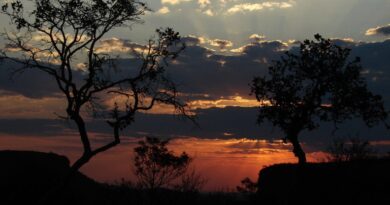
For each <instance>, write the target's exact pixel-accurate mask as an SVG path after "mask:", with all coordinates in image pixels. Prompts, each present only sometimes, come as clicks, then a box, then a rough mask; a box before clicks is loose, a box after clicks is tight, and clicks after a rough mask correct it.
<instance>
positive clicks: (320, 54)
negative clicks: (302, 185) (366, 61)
mask: <svg viewBox="0 0 390 205" xmlns="http://www.w3.org/2000/svg"><path fill="white" fill-rule="evenodd" d="M349 54H350V49H348V48H342V47H340V46H337V45H334V44H332V42H331V40H329V39H324V38H322V37H321V36H320V35H319V34H317V35H315V40H314V41H310V40H305V41H304V42H303V43H301V44H300V47H299V52H298V53H294V52H290V51H287V52H286V54H285V56H283V57H282V58H281V60H279V61H275V62H274V63H273V65H272V66H271V67H269V72H268V73H269V75H268V76H264V77H256V78H254V80H253V82H252V85H251V87H252V93H253V94H254V95H256V98H257V100H258V101H259V102H260V109H259V114H258V123H259V124H261V123H263V122H264V120H269V121H270V122H272V124H273V125H274V126H278V127H280V128H281V129H282V130H283V131H284V133H285V134H286V138H285V139H286V140H289V141H290V142H291V143H292V145H293V152H294V154H295V156H296V157H298V159H299V163H300V164H304V163H306V155H305V152H304V151H303V149H302V147H301V145H300V143H299V141H298V136H299V133H300V132H301V131H303V130H305V129H308V130H313V129H315V128H317V127H318V126H319V122H320V121H333V122H334V123H335V124H336V123H340V122H342V121H344V120H346V119H349V118H352V117H362V118H363V120H364V121H365V122H366V124H367V125H368V126H372V125H374V124H376V123H378V122H380V121H384V120H385V119H386V118H387V112H386V111H385V109H384V105H383V100H382V97H381V96H379V95H375V94H373V93H371V92H370V91H369V90H368V89H367V85H366V82H365V80H364V79H363V77H361V75H360V73H361V71H362V66H361V64H360V58H355V59H354V60H352V61H348V57H349Z"/></svg>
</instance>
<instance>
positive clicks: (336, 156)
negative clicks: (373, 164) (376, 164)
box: [328, 138, 375, 162]
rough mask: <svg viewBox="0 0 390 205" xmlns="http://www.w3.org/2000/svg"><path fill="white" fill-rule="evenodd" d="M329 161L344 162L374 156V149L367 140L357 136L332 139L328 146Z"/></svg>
mask: <svg viewBox="0 0 390 205" xmlns="http://www.w3.org/2000/svg"><path fill="white" fill-rule="evenodd" d="M328 152H329V161H332V162H345V161H357V160H366V159H370V158H374V155H375V151H374V150H373V148H372V147H371V145H370V142H369V141H364V140H361V139H359V138H350V139H349V140H345V139H341V138H339V139H334V140H333V142H332V144H331V145H330V146H329V148H328Z"/></svg>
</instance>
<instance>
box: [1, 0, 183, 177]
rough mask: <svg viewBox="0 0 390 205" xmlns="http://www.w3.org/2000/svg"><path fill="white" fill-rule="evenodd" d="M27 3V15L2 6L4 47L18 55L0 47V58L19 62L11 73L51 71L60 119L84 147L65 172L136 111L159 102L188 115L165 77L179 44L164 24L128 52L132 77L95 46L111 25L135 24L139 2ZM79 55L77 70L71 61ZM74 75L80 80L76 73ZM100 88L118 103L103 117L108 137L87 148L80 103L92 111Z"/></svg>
mask: <svg viewBox="0 0 390 205" xmlns="http://www.w3.org/2000/svg"><path fill="white" fill-rule="evenodd" d="M33 3H34V4H35V7H34V9H33V10H32V11H31V12H25V11H24V7H23V6H24V5H23V3H22V2H21V1H14V2H12V3H5V4H4V5H3V6H2V13H3V14H5V15H7V16H9V17H10V19H11V23H12V24H13V25H14V26H15V27H16V29H17V32H18V33H17V34H15V35H12V34H10V33H8V34H7V35H6V37H7V39H8V45H7V48H12V49H11V50H12V51H18V52H19V56H13V57H12V56H11V54H10V53H9V52H7V50H4V51H3V52H2V58H3V59H4V58H5V59H8V60H10V61H14V62H17V63H19V64H20V65H21V67H20V68H19V69H17V70H16V72H23V71H24V70H26V69H37V70H39V71H42V73H43V74H47V75H49V76H51V77H52V78H53V80H55V82H56V83H57V85H58V88H59V91H60V92H62V93H63V95H64V96H65V97H66V103H67V107H66V113H67V117H68V118H69V119H71V120H73V121H74V122H75V124H76V125H77V127H78V131H79V134H80V138H81V142H82V145H83V149H84V150H83V151H84V152H83V154H82V156H81V157H80V158H79V159H78V160H76V162H75V163H74V164H73V165H72V169H73V170H78V169H80V167H82V166H83V165H84V164H86V163H87V162H88V161H89V160H90V159H91V158H92V157H93V156H95V155H96V154H98V153H101V152H104V151H106V150H108V149H110V148H112V147H114V146H116V145H118V144H119V143H120V131H121V130H122V129H124V128H126V127H127V126H128V125H130V124H131V123H132V122H133V120H134V116H135V114H136V113H137V112H138V111H146V110H150V109H152V108H153V107H154V105H155V104H157V103H163V104H168V105H172V106H174V108H175V109H176V111H178V112H179V113H181V114H184V115H186V116H188V115H187V114H186V113H187V112H186V111H187V107H186V104H185V103H184V102H182V101H181V100H180V99H178V98H177V97H178V94H177V90H176V86H175V84H174V82H172V81H171V80H170V79H168V78H167V77H166V74H165V67H166V65H167V63H168V61H169V60H170V59H173V58H175V57H176V56H177V55H178V54H179V53H180V52H181V51H182V50H183V49H184V45H182V46H180V45H181V44H180V43H178V42H179V40H180V36H179V33H177V32H175V31H173V30H172V29H170V28H167V29H165V30H164V29H163V30H159V29H158V30H157V37H156V38H152V39H150V40H149V42H148V45H147V46H145V47H144V48H142V52H140V53H139V55H136V57H137V58H138V60H139V61H140V62H141V63H140V65H139V66H138V68H136V70H135V71H134V70H133V71H134V72H131V73H132V74H123V73H121V74H119V75H118V74H116V73H115V72H116V69H115V64H114V62H115V61H114V59H113V58H111V57H110V56H109V55H107V54H102V53H100V52H98V51H97V46H98V45H99V42H101V39H102V38H103V37H104V36H105V35H106V34H107V33H108V32H109V31H111V30H112V29H114V28H118V27H130V26H131V25H132V24H134V23H140V22H142V21H141V19H140V17H141V16H142V15H143V14H144V13H145V11H147V10H148V7H147V6H146V5H145V4H144V3H142V2H139V1H135V0H50V1H49V0H34V1H33ZM26 13H27V15H26ZM8 50H10V49H8ZM80 59H81V60H82V61H83V63H81V64H82V65H83V68H82V69H83V70H82V71H80V69H79V68H77V66H76V65H77V64H76V63H77V62H79V61H80ZM78 64H80V63H78ZM129 66H130V65H129ZM80 72H81V73H82V78H83V79H77V77H76V76H77V74H78V76H80V74H79V73H80ZM107 93H109V94H110V95H115V96H117V97H118V96H119V97H120V98H123V100H118V102H115V104H114V105H112V107H111V108H112V110H111V111H110V112H109V113H110V115H106V116H105V118H106V120H107V123H108V125H109V126H111V127H112V129H113V139H112V141H111V142H110V143H107V144H105V145H103V146H101V147H97V148H94V147H93V146H92V145H91V141H90V134H89V133H88V131H87V128H86V123H85V120H84V118H85V116H83V115H82V110H83V109H84V108H85V107H87V106H92V107H93V108H98V106H96V105H98V104H99V103H101V102H100V101H99V100H98V99H99V97H101V96H102V95H107ZM111 108H110V109H111ZM106 113H107V112H106Z"/></svg>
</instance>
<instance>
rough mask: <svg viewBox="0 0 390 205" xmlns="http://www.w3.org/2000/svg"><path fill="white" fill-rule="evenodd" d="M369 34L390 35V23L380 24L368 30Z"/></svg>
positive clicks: (367, 33)
mask: <svg viewBox="0 0 390 205" xmlns="http://www.w3.org/2000/svg"><path fill="white" fill-rule="evenodd" d="M366 35H367V36H372V35H383V36H388V35H390V24H388V25H385V26H378V27H375V28H370V29H368V30H367V31H366Z"/></svg>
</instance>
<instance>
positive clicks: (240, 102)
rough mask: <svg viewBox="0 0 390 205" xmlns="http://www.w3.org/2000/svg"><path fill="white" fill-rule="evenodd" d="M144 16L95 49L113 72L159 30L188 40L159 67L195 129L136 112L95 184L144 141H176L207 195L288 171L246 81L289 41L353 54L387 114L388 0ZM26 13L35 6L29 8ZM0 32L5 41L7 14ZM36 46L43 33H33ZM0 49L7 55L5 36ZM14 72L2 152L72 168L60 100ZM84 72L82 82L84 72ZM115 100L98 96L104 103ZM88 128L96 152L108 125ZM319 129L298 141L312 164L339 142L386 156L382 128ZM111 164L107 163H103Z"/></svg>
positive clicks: (234, 2) (3, 101) (171, 6)
mask: <svg viewBox="0 0 390 205" xmlns="http://www.w3.org/2000/svg"><path fill="white" fill-rule="evenodd" d="M1 2H4V0H2V1H1ZM146 3H147V4H148V5H149V7H150V8H151V9H152V11H150V12H147V13H146V14H145V15H144V16H143V17H142V19H143V23H142V24H134V25H133V26H132V29H128V28H123V29H116V30H114V31H112V32H111V33H109V34H108V35H107V36H106V38H105V39H103V41H102V42H101V43H100V44H99V46H98V52H101V53H109V54H115V55H118V56H120V59H118V65H119V66H121V67H123V68H126V65H129V64H130V65H131V64H132V63H134V59H132V58H130V57H129V52H130V51H131V50H132V49H133V48H142V46H143V45H145V43H146V42H147V40H148V38H149V37H151V36H153V35H154V30H155V29H156V28H159V27H172V28H174V30H175V31H178V32H180V34H181V36H182V40H183V41H184V42H185V43H186V45H187V48H186V49H185V51H184V52H183V53H182V54H181V55H180V56H179V58H178V59H176V60H175V61H174V62H172V63H171V64H170V66H169V67H168V68H167V72H168V74H169V76H170V77H171V78H172V79H173V80H174V81H175V82H177V84H178V85H179V87H178V89H179V91H180V93H181V96H182V97H183V99H186V100H187V102H188V104H189V105H190V106H191V108H192V111H193V112H194V113H196V114H197V119H198V123H199V125H200V127H196V126H194V125H193V124H191V122H188V121H183V120H180V119H178V118H177V117H176V116H174V114H173V112H172V109H171V108H169V107H166V106H157V107H156V108H155V109H153V110H152V111H151V112H149V113H139V114H138V115H137V116H136V119H135V123H134V124H132V125H131V126H130V127H128V128H127V129H126V130H124V131H123V133H122V134H123V136H124V143H123V144H122V145H120V146H118V147H117V148H115V149H114V150H111V151H109V152H107V153H103V154H101V156H98V157H97V158H96V159H94V160H92V161H91V163H90V164H88V165H87V166H86V167H84V168H83V169H82V171H83V172H85V173H86V174H87V175H89V176H91V177H93V178H95V179H98V180H100V181H109V182H112V181H115V180H118V181H119V180H120V179H121V178H127V179H132V177H131V175H132V174H131V167H130V164H131V156H132V153H131V152H132V149H133V148H134V146H135V145H136V142H137V141H138V140H139V138H141V137H145V136H155V137H162V138H177V139H176V140H174V141H173V143H172V145H171V146H172V148H173V149H174V150H175V151H178V152H181V151H186V152H188V153H189V154H190V155H193V156H194V157H195V166H196V167H197V168H198V169H199V170H200V171H201V172H202V173H204V175H205V176H206V177H207V178H209V184H208V185H207V188H208V189H209V190H216V189H221V188H226V187H230V188H232V187H234V185H237V184H238V183H239V181H240V179H242V178H244V177H246V176H251V177H252V178H253V179H255V178H256V175H257V173H258V171H259V170H260V169H261V168H262V167H263V166H265V165H270V164H272V163H277V162H295V161H296V159H295V158H294V156H293V155H292V153H291V152H290V150H291V147H290V145H286V144H283V143H282V142H281V141H280V139H281V138H283V137H284V136H283V133H282V132H281V131H280V130H279V129H278V128H273V127H272V126H271V125H270V124H269V123H265V124H264V125H262V126H258V125H257V124H256V114H257V108H256V106H257V105H258V104H257V102H256V99H255V98H254V96H250V95H249V93H250V88H249V85H248V84H249V83H250V82H251V80H252V78H253V77H254V76H259V75H264V74H266V72H267V68H268V66H269V65H270V63H271V62H272V61H273V60H277V59H279V58H280V56H281V55H282V54H283V53H284V52H285V51H288V50H291V49H294V48H295V47H296V45H297V42H299V41H302V40H304V39H307V38H309V39H312V38H313V35H314V34H316V33H320V34H321V35H322V36H323V37H326V38H331V39H333V41H334V42H335V43H336V44H338V45H341V46H345V47H349V48H351V49H352V56H360V57H361V58H362V63H363V66H364V70H363V72H362V75H363V76H364V77H365V78H366V80H367V83H368V85H369V88H370V89H371V90H372V91H373V92H374V93H377V94H381V95H382V96H383V97H384V100H385V105H386V107H387V109H390V13H389V11H390V3H389V0H268V1H267V0H149V1H146ZM27 9H31V8H29V7H28V8H27ZM0 28H1V30H2V31H3V30H6V31H7V32H11V31H12V30H13V29H14V28H13V27H11V26H10V24H9V19H8V18H7V17H6V16H3V15H1V17H0ZM34 37H36V38H34V39H35V40H37V41H38V40H39V39H40V37H39V36H34ZM0 48H5V49H8V50H9V51H12V50H11V49H10V48H7V47H6V46H5V41H4V39H0ZM13 66H15V65H13V64H11V63H3V64H0V149H18V150H26V149H27V150H38V151H51V152H56V153H60V154H64V155H67V156H68V157H70V158H71V159H72V160H74V159H75V158H77V157H78V156H79V154H80V153H81V145H80V143H79V139H78V136H77V132H76V130H75V126H74V125H73V124H72V123H71V122H66V121H63V120H61V119H59V118H58V116H59V115H64V113H65V110H64V108H65V102H64V98H63V96H61V94H59V91H58V88H57V86H56V85H55V82H54V81H53V80H52V79H50V78H49V77H47V76H46V75H42V73H40V72H38V71H27V72H25V73H23V74H22V75H18V76H16V78H14V79H12V80H11V79H10V78H9V72H10V69H9V68H11V67H13ZM80 75H82V74H81V73H80ZM115 100H116V99H112V98H106V101H105V103H107V105H111V104H112V103H113V102H114V101H115ZM88 129H89V130H90V131H91V133H93V139H94V140H93V141H94V142H95V143H97V144H99V143H101V142H102V141H105V140H109V139H110V133H111V132H110V129H108V128H107V126H106V124H105V122H103V121H101V120H93V119H91V118H89V120H88ZM333 130H334V126H333V124H332V123H323V124H322V126H321V127H320V128H319V129H318V130H316V131H312V132H307V131H305V132H304V133H302V137H301V140H302V142H303V147H304V149H305V151H306V152H307V153H308V154H309V160H311V161H316V160H317V161H321V160H324V154H323V152H324V151H326V148H327V146H329V144H330V143H331V140H332V138H335V137H360V138H362V139H368V140H370V141H372V144H373V145H375V148H376V149H377V150H378V151H380V152H389V151H390V132H389V131H388V130H386V129H385V128H384V126H382V125H380V126H377V127H373V128H366V127H365V126H364V123H363V122H361V121H360V120H350V121H347V122H346V123H345V124H343V125H340V126H339V130H338V131H337V132H335V133H333ZM107 163H108V164H109V165H107Z"/></svg>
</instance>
